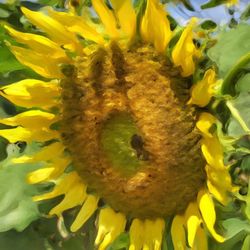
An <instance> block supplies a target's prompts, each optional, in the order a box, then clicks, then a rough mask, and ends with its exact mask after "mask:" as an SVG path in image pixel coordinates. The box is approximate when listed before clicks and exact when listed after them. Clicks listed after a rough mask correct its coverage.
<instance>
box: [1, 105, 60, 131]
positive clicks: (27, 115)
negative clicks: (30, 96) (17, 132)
mask: <svg viewBox="0 0 250 250" xmlns="http://www.w3.org/2000/svg"><path fill="white" fill-rule="evenodd" d="M55 121H56V117H55V115H54V114H51V113H48V112H44V111H41V110H29V111H26V112H23V113H20V114H18V115H16V116H12V117H9V118H4V119H0V123H2V124H5V125H10V126H22V127H25V128H29V129H42V128H44V127H45V128H49V127H50V125H51V124H52V123H54V122H55Z"/></svg>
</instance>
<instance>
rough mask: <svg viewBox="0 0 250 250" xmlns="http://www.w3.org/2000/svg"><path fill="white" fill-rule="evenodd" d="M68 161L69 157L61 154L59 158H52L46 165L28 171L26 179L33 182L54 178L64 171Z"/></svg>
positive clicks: (69, 161) (69, 160)
mask: <svg viewBox="0 0 250 250" xmlns="http://www.w3.org/2000/svg"><path fill="white" fill-rule="evenodd" d="M70 163H71V159H70V158H69V157H65V156H61V157H60V158H55V159H53V160H52V163H50V164H49V165H47V166H46V167H44V168H42V169H39V170H36V171H34V172H31V173H29V174H28V176H27V181H28V183H30V184H35V183H39V182H42V181H47V180H53V179H56V178H57V177H59V176H60V175H61V174H62V173H63V172H64V170H65V169H66V167H67V166H68V165H69V164H70Z"/></svg>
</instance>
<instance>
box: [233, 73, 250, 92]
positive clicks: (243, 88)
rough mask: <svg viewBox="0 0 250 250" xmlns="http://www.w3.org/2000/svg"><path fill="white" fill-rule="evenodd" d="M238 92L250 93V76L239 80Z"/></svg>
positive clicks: (236, 87)
mask: <svg viewBox="0 0 250 250" xmlns="http://www.w3.org/2000/svg"><path fill="white" fill-rule="evenodd" d="M235 89H236V92H238V93H240V92H249V91H250V74H245V75H244V76H243V77H241V78H240V79H239V81H238V82H237V84H236V86H235Z"/></svg>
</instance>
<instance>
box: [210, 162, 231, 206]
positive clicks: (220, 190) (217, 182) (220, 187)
mask: <svg viewBox="0 0 250 250" xmlns="http://www.w3.org/2000/svg"><path fill="white" fill-rule="evenodd" d="M206 172H207V186H208V189H209V191H210V192H211V193H212V194H213V195H214V197H215V198H216V199H217V200H218V201H219V202H221V203H222V204H223V205H226V204H227V203H228V202H229V201H230V196H229V193H233V192H235V188H234V187H233V186H232V180H231V176H230V174H229V172H228V170H227V169H226V168H224V169H214V168H212V167H211V166H209V165H207V166H206ZM221 180H223V181H221Z"/></svg>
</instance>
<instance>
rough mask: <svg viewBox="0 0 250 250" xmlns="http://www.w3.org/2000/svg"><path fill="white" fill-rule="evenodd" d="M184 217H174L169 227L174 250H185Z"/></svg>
mask: <svg viewBox="0 0 250 250" xmlns="http://www.w3.org/2000/svg"><path fill="white" fill-rule="evenodd" d="M184 224H185V219H184V216H181V215H176V216H175V217H174V220H173V222H172V226H171V236H172V241H173V245H174V249H175V250H185V249H186V235H185V229H184Z"/></svg>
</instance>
